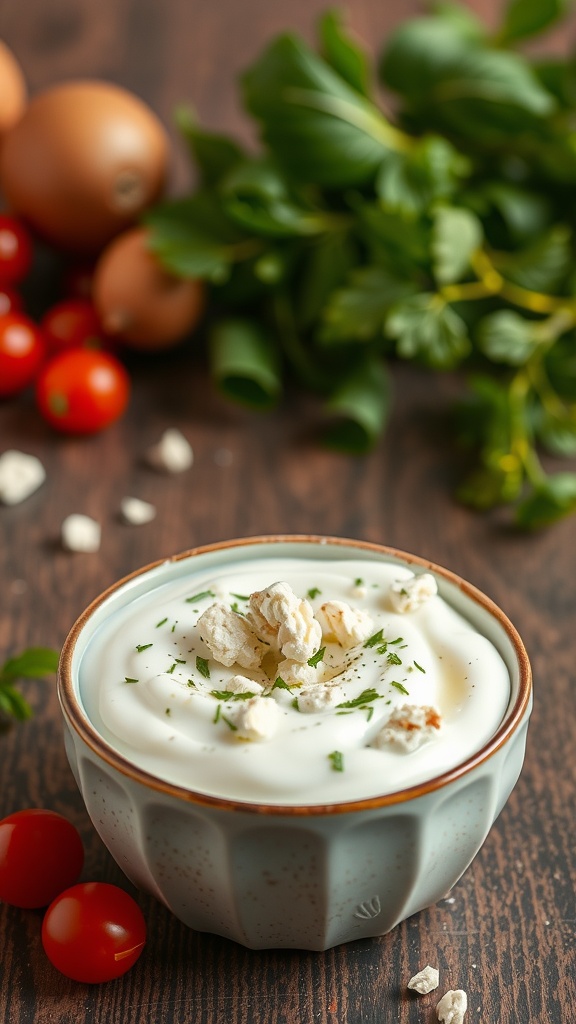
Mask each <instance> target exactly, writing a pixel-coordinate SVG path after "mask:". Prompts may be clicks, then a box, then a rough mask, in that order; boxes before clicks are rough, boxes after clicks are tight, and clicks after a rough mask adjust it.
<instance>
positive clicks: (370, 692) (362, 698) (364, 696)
mask: <svg viewBox="0 0 576 1024" xmlns="http://www.w3.org/2000/svg"><path fill="white" fill-rule="evenodd" d="M392 685H394V684H392ZM381 697H382V694H381V693H378V690H375V689H374V688H373V687H372V688H369V689H366V690H362V693H360V694H359V695H358V696H357V697H354V698H352V700H345V701H342V703H341V704H337V705H336V707H337V708H363V707H364V706H365V705H366V704H371V703H372V701H373V700H379V699H380V698H381Z"/></svg>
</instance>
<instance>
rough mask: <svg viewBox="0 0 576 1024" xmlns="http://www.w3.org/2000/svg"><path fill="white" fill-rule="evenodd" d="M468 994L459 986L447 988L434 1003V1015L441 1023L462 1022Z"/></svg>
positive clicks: (458, 1023)
mask: <svg viewBox="0 0 576 1024" xmlns="http://www.w3.org/2000/svg"><path fill="white" fill-rule="evenodd" d="M467 1009H468V996H467V995H466V993H465V992H464V991H463V989H461V988H457V989H449V991H448V992H447V993H446V995H444V996H442V999H441V1000H440V1002H439V1003H437V1005H436V1016H437V1017H438V1020H439V1021H442V1022H443V1024H464V1014H465V1013H466V1010H467Z"/></svg>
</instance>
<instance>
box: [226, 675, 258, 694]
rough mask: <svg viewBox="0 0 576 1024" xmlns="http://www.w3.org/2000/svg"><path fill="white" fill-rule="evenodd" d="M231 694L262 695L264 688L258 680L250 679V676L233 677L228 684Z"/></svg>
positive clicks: (227, 687)
mask: <svg viewBox="0 0 576 1024" xmlns="http://www.w3.org/2000/svg"><path fill="white" fill-rule="evenodd" d="M226 689H227V690H228V692H229V693H255V694H258V693H262V692H263V690H264V687H263V686H262V684H261V683H259V682H257V680H256V679H249V678H248V676H241V675H238V676H232V679H229V680H228V682H227V683H226Z"/></svg>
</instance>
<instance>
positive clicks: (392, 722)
mask: <svg viewBox="0 0 576 1024" xmlns="http://www.w3.org/2000/svg"><path fill="white" fill-rule="evenodd" d="M441 724H442V718H441V715H440V712H439V711H438V709H437V708H433V707H430V706H428V705H425V704H424V705H416V704H402V706H401V707H399V708H396V710H395V711H393V712H392V714H391V715H390V718H389V719H388V721H387V722H386V725H385V726H384V727H383V728H382V729H380V732H378V733H377V734H376V736H375V737H374V746H375V747H379V748H382V747H385V746H387V745H388V744H390V745H392V746H396V747H398V748H399V749H400V750H402V751H405V752H407V753H410V752H411V751H413V750H417V749H418V747H421V746H422V745H423V744H424V743H428V742H429V741H430V740H431V739H434V737H435V736H436V735H437V734H438V730H439V729H440V727H441Z"/></svg>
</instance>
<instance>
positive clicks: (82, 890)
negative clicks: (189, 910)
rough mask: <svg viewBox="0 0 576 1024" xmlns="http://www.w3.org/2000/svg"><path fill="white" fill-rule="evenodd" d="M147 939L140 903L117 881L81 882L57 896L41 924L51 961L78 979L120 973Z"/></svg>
mask: <svg viewBox="0 0 576 1024" xmlns="http://www.w3.org/2000/svg"><path fill="white" fill-rule="evenodd" d="M145 942H146V923H145V921H144V917H143V915H142V911H141V910H140V907H139V906H138V904H137V903H136V902H135V901H134V900H133V899H132V897H131V896H129V895H128V893H127V892H124V890H123V889H119V888H118V886H116V885H110V884H109V883H108V882H83V883H81V884H79V885H74V886H72V888H71V889H67V890H66V891H65V892H63V893H61V894H60V895H59V896H57V897H56V899H55V900H54V902H53V903H51V905H50V906H49V907H48V910H47V911H46V914H45V916H44V921H43V924H42V944H43V946H44V950H45V952H46V955H47V957H48V959H49V960H50V962H51V963H52V964H53V965H54V967H56V968H57V970H59V971H60V972H61V973H62V974H65V975H66V977H68V978H72V979H73V980H74V981H83V982H89V983H98V982H101V981H110V980H111V979H112V978H119V977H120V975H121V974H125V973H126V971H128V970H130V968H131V967H132V966H133V965H134V964H135V963H136V961H137V959H138V957H139V956H140V954H141V952H142V950H143V948H144V944H145Z"/></svg>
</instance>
